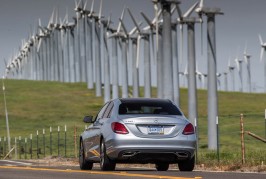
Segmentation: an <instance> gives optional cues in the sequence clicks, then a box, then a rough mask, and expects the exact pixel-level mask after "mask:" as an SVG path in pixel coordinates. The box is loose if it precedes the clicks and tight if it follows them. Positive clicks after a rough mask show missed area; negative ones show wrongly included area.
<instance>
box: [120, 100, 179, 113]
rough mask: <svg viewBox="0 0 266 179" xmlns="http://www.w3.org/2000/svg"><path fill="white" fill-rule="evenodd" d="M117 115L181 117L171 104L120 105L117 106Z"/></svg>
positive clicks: (143, 103)
mask: <svg viewBox="0 0 266 179" xmlns="http://www.w3.org/2000/svg"><path fill="white" fill-rule="evenodd" d="M119 114H120V115H126V114H161V115H182V113H181V112H180V110H179V109H178V108H177V107H176V106H175V105H173V104H172V103H151V102H142V103H122V104H120V105H119Z"/></svg>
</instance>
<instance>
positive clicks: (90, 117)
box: [83, 116, 93, 123]
mask: <svg viewBox="0 0 266 179" xmlns="http://www.w3.org/2000/svg"><path fill="white" fill-rule="evenodd" d="M83 122H85V123H92V122H93V116H85V117H84V119H83Z"/></svg>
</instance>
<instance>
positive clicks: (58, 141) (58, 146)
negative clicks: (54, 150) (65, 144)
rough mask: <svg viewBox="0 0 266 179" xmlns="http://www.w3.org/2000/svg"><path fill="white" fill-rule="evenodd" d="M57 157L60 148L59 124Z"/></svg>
mask: <svg viewBox="0 0 266 179" xmlns="http://www.w3.org/2000/svg"><path fill="white" fill-rule="evenodd" d="M57 143H58V155H57V156H58V157H59V155H60V152H59V150H60V126H58V142H57Z"/></svg>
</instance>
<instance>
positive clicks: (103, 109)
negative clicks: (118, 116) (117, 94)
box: [95, 103, 109, 121]
mask: <svg viewBox="0 0 266 179" xmlns="http://www.w3.org/2000/svg"><path fill="white" fill-rule="evenodd" d="M108 105H109V103H106V104H105V105H104V106H103V107H102V109H101V110H100V112H99V113H98V115H97V116H96V119H95V121H97V120H99V119H101V118H103V115H104V112H105V110H106V108H107V107H108Z"/></svg>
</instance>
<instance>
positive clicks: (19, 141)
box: [18, 136, 21, 159]
mask: <svg viewBox="0 0 266 179" xmlns="http://www.w3.org/2000/svg"><path fill="white" fill-rule="evenodd" d="M18 149H19V150H18V152H19V159H21V136H19V137H18Z"/></svg>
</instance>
